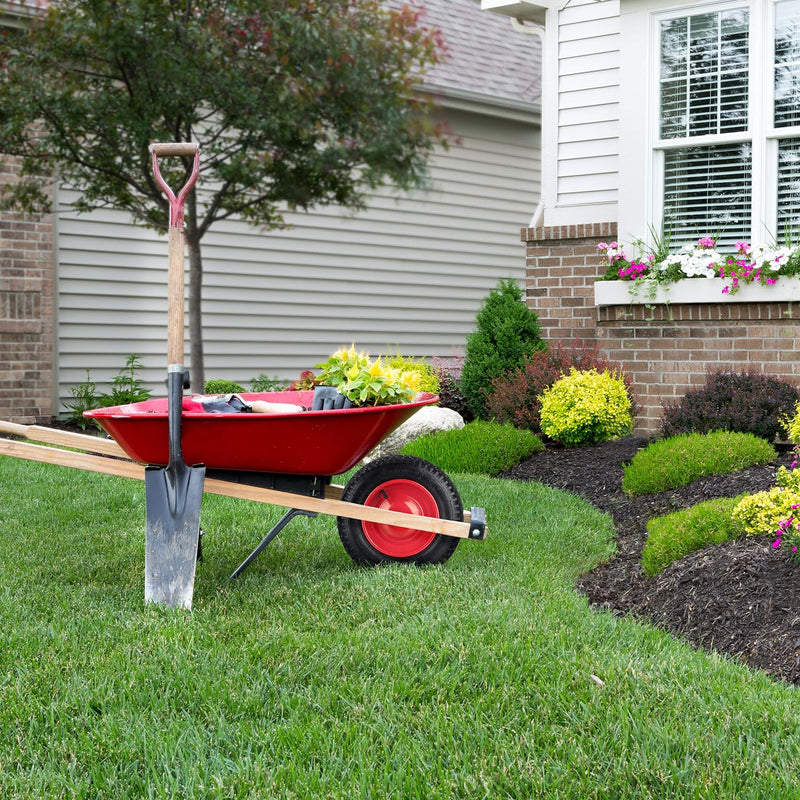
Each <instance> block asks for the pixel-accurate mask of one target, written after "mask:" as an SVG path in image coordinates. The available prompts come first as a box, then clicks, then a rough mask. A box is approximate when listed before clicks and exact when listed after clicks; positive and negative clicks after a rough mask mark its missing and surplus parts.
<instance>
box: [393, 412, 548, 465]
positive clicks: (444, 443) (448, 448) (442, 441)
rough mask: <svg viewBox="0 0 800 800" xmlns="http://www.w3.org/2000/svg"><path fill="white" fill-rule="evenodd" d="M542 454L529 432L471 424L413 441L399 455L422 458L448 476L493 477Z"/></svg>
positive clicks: (490, 423)
mask: <svg viewBox="0 0 800 800" xmlns="http://www.w3.org/2000/svg"><path fill="white" fill-rule="evenodd" d="M542 450H544V444H542V440H541V439H540V438H539V437H538V436H536V434H535V433H533V431H529V430H520V429H519V428H515V427H514V426H513V425H509V424H502V423H499V422H494V421H485V420H474V421H472V422H470V423H468V424H467V425H465V426H464V427H463V428H453V429H451V430H446V431H437V432H436V433H431V434H428V435H427V436H422V437H420V438H419V439H414V440H413V441H411V442H409V443H408V444H406V445H405V447H403V449H402V451H401V452H402V453H404V454H405V455H409V456H417V457H418V458H424V459H425V460H426V461H430V462H431V463H433V464H436V466H437V467H439V468H440V469H443V470H444V471H445V472H448V473H450V472H465V473H468V474H470V475H491V476H495V475H498V474H499V473H501V472H503V471H504V470H507V469H511V467H513V466H516V465H517V464H519V462H520V461H524V460H525V459H526V458H528V457H529V456H531V455H533V454H534V453H540V452H541V451H542Z"/></svg>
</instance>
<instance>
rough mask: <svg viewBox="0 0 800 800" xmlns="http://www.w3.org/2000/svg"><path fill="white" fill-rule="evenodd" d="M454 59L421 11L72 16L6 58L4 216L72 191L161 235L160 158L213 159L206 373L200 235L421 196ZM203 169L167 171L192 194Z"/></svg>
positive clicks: (187, 3) (350, 2) (204, 190)
mask: <svg viewBox="0 0 800 800" xmlns="http://www.w3.org/2000/svg"><path fill="white" fill-rule="evenodd" d="M443 54H444V45H443V41H442V39H441V34H440V33H439V31H437V30H436V29H435V28H433V27H431V26H429V25H427V24H426V23H425V20H424V16H423V15H422V13H421V12H420V11H419V10H415V9H412V8H410V7H405V6H404V7H403V8H402V9H401V10H388V9H386V8H384V7H383V6H382V5H381V3H380V0H124V1H123V0H60V2H58V3H57V4H56V3H53V4H51V5H50V7H49V9H47V10H46V11H43V12H42V11H39V12H37V13H36V14H35V15H33V17H32V18H31V20H30V21H29V22H28V24H27V25H26V26H25V29H24V30H21V31H18V32H14V33H7V34H6V35H5V36H3V38H2V42H0V142H2V145H0V147H2V150H3V152H4V153H5V154H6V155H7V156H16V157H18V158H19V159H20V164H21V171H20V178H19V181H18V182H15V183H12V184H10V185H9V186H6V187H4V188H3V190H2V196H1V197H0V201H1V202H2V204H3V205H4V206H5V207H13V208H17V209H20V210H24V211H46V210H48V209H49V200H50V192H49V191H48V188H47V183H48V181H49V180H50V179H51V176H53V175H54V174H58V175H59V176H60V177H62V178H64V179H65V180H66V181H67V182H68V183H69V184H70V185H71V186H72V187H74V188H75V189H76V190H78V192H79V193H80V200H79V201H78V202H77V204H76V208H77V210H79V211H82V212H85V211H90V210H92V209H95V208H100V207H113V208H116V209H121V210H124V211H127V212H128V213H129V214H130V215H131V216H132V218H133V220H134V221H135V222H136V223H138V224H142V225H146V226H148V227H151V228H155V229H157V230H160V231H164V230H166V228H167V221H168V216H167V211H168V208H167V203H166V200H165V198H164V196H163V195H162V193H161V191H160V190H159V189H158V187H157V186H156V184H155V183H154V181H153V177H152V168H151V162H150V156H149V152H148V146H149V144H150V143H151V142H153V141H194V142H198V143H199V145H200V149H201V158H202V164H201V175H200V180H199V182H198V190H197V192H196V193H195V194H193V195H191V196H190V201H189V203H188V205H187V213H186V238H187V243H188V249H189V256H190V265H191V269H190V290H189V294H190V327H191V331H192V356H193V358H192V369H193V371H195V372H197V364H196V363H195V355H196V353H197V352H198V348H199V353H200V354H202V346H201V345H202V340H201V336H200V316H199V313H200V297H201V289H200V286H201V272H202V258H201V249H200V241H201V239H202V237H203V235H204V234H205V233H206V232H207V231H208V229H209V228H210V227H211V226H212V225H213V224H214V223H215V222H218V221H219V220H222V219H225V218H228V217H231V216H236V217H238V218H241V219H244V220H246V221H247V222H248V223H250V224H253V225H258V226H263V227H265V228H275V227H280V226H282V225H283V224H284V218H283V214H284V211H285V209H286V208H290V209H293V208H303V209H306V208H309V207H311V206H314V205H326V204H337V205H341V206H346V207H349V208H358V207H362V206H363V205H364V198H365V192H366V191H367V190H369V189H370V188H374V187H376V186H379V185H381V184H382V183H384V182H387V181H388V182H391V183H393V184H395V185H396V186H398V187H400V188H402V189H410V188H413V187H415V186H419V185H422V184H423V183H424V180H425V163H426V159H427V157H428V156H429V154H430V153H431V151H432V149H433V147H434V146H435V145H436V144H437V143H439V142H443V141H444V135H443V132H442V131H441V130H440V129H439V128H438V127H436V126H434V125H433V123H432V121H431V115H430V114H429V113H428V112H429V110H430V109H429V107H428V105H427V101H426V100H424V99H422V98H421V97H420V96H418V95H417V94H416V93H415V92H414V89H413V86H414V84H415V83H416V82H417V81H418V80H419V77H420V75H421V74H423V73H424V71H425V69H426V68H428V67H430V66H431V65H433V64H435V63H437V61H438V60H439V59H440V58H441V57H442V56H443ZM190 169H191V163H190V159H184V160H182V161H180V160H176V163H175V165H170V164H169V163H168V162H167V163H165V164H164V168H163V171H164V173H165V177H166V178H167V180H168V182H169V183H170V185H173V186H178V187H179V186H181V185H183V183H185V181H186V179H187V177H188V174H189V171H190ZM200 359H202V355H200ZM201 364H202V361H200V365H201ZM195 377H196V378H199V379H202V370H200V375H195Z"/></svg>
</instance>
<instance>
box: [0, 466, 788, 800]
mask: <svg viewBox="0 0 800 800" xmlns="http://www.w3.org/2000/svg"><path fill="white" fill-rule="evenodd" d="M453 477H454V480H455V482H456V484H457V485H458V487H459V490H460V491H461V493H462V497H463V499H464V505H465V506H466V507H469V506H470V505H484V506H486V508H487V510H488V518H489V526H490V527H489V536H488V538H487V540H486V541H485V542H463V543H461V545H460V546H459V548H458V550H457V551H456V553H455V554H454V555H453V557H452V558H451V559H450V561H449V562H448V563H447V564H446V565H444V566H443V567H441V568H424V569H406V568H389V569H378V570H364V569H358V568H356V567H355V566H353V564H352V563H351V562H350V560H349V559H348V558H347V556H346V554H345V553H344V550H343V548H342V547H341V545H340V544H339V542H338V538H337V535H336V530H335V522H334V521H333V520H332V519H331V518H329V517H318V518H316V519H313V520H312V519H308V518H305V517H301V518H299V519H297V520H295V521H293V522H292V524H291V525H290V526H289V527H288V528H287V529H286V530H285V531H284V532H283V533H282V534H281V536H280V537H278V539H277V540H276V541H275V542H273V544H271V545H270V547H268V548H267V550H266V551H264V553H262V554H261V556H260V557H259V559H258V560H257V561H256V562H255V563H254V565H253V566H252V567H251V568H250V569H249V570H248V571H247V572H246V573H245V574H244V575H243V576H242V577H241V578H240V579H239V580H238V581H236V582H234V583H231V582H229V581H228V579H227V577H226V576H227V575H228V574H229V573H230V572H231V571H232V569H233V568H234V567H235V566H236V565H237V564H238V562H239V561H240V560H241V558H242V557H243V556H244V555H245V554H246V553H247V552H248V550H249V548H250V547H251V546H252V545H253V544H254V543H255V542H256V541H257V540H258V539H259V538H260V536H261V535H262V534H263V532H264V531H265V530H266V529H267V527H268V526H269V525H270V524H271V523H272V522H274V521H275V519H277V517H278V515H279V514H280V513H281V511H280V510H279V509H274V508H271V507H268V506H260V505H256V504H251V503H246V502H242V501H235V500H231V499H230V498H222V497H211V496H209V497H207V498H206V499H205V500H204V508H203V527H204V529H205V530H206V532H207V533H206V536H205V540H204V548H205V556H206V558H205V561H204V562H203V563H202V564H200V565H199V567H198V575H197V584H196V588H195V598H194V610H193V611H192V612H191V613H188V612H184V611H168V610H165V609H162V608H157V607H152V606H150V607H145V606H144V604H143V600H142V598H143V559H144V544H143V539H144V534H143V532H144V505H143V495H144V491H143V487H142V486H141V484H136V483H135V482H130V481H125V480H123V479H115V478H110V477H108V476H99V475H91V474H89V473H83V472H77V471H70V470H66V469H61V468H58V467H50V466H47V465H41V464H30V463H27V462H22V461H17V460H14V459H0V485H2V486H3V492H4V502H3V503H2V504H0V796H2V797H3V798H4V799H10V798H26V799H27V798H33V797H36V798H38V797H43V798H58V797H64V798H114V800H121V799H122V798H174V797H180V798H217V797H218V798H226V799H227V798H265V797H270V798H303V799H304V800H305V798H310V797H314V798H348V800H350V798H403V800H406V799H407V798H426V800H427V799H428V798H471V799H472V798H492V799H493V800H494V799H495V798H523V799H524V800H528V799H529V798H539V797H541V798H580V800H595V799H596V800H600V799H601V798H602V799H603V800H605V799H606V798H636V799H637V800H641V798H667V797H669V798H715V799H716V798H720V797H737V798H785V797H795V796H797V795H798V790H800V778H799V777H798V774H797V770H796V765H797V760H798V757H800V720H799V719H798V715H797V710H796V708H797V693H796V690H794V689H793V688H791V687H786V686H783V685H779V684H777V683H774V682H772V681H771V680H769V679H768V678H767V677H765V676H764V675H761V674H759V673H757V672H754V671H750V670H748V669H747V668H745V667H743V666H741V665H737V664H735V663H732V662H730V661H727V660H725V659H723V658H720V657H718V656H716V655H708V654H705V653H703V652H699V651H695V650H693V649H691V648H689V647H688V646H685V645H683V644H681V643H680V642H678V641H676V640H674V639H673V638H672V637H670V636H669V635H667V634H666V633H663V632H660V631H657V630H656V629H654V628H652V627H650V626H647V625H644V624H641V623H637V622H635V621H633V620H628V619H617V618H615V617H614V616H612V615H611V614H606V613H595V612H593V611H591V610H590V609H589V607H588V605H587V603H586V600H585V598H583V597H581V596H579V595H578V594H577V593H576V592H575V591H574V590H573V588H572V587H573V584H574V580H575V578H576V576H577V575H578V574H580V573H581V572H583V571H585V570H586V569H587V568H589V567H590V566H591V565H592V564H595V563H597V562H598V561H600V560H602V559H604V558H607V557H608V556H609V555H610V554H611V550H612V544H611V542H612V536H613V529H612V525H611V521H610V519H609V518H608V517H607V516H605V515H604V514H601V513H600V512H599V511H597V510H596V509H594V508H592V507H591V506H590V505H588V504H587V503H585V502H584V501H582V500H580V499H579V498H577V497H575V496H573V495H569V494H566V493H564V492H559V491H557V490H552V489H547V488H545V487H543V486H541V485H539V484H525V483H517V482H508V481H503V480H498V479H491V478H477V477H472V476H466V475H454V476H453Z"/></svg>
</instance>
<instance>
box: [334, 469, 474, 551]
mask: <svg viewBox="0 0 800 800" xmlns="http://www.w3.org/2000/svg"><path fill="white" fill-rule="evenodd" d="M392 482H394V483H392ZM393 486H394V487H397V489H396V490H397V491H398V492H399V494H400V495H401V497H400V500H401V501H402V500H405V499H407V498H410V499H411V500H415V499H416V497H415V496H416V495H418V496H419V497H420V498H421V499H422V500H423V501H424V504H428V505H430V503H431V502H432V503H433V504H434V506H435V507H429V508H427V509H426V510H424V511H421V512H418V513H422V514H423V516H431V517H436V516H438V517H439V518H440V519H453V520H461V519H463V517H464V510H463V506H462V505H461V497H460V496H459V494H458V490H457V489H456V487H455V486H454V485H453V482H452V481H451V480H450V478H448V477H447V475H446V474H445V473H444V472H442V470H440V469H439V467H437V466H435V465H434V464H431V463H430V462H429V461H425V460H423V459H421V458H416V457H415V456H399V455H397V456H386V457H384V458H378V459H376V460H375V461H371V462H370V463H369V464H367V465H366V466H365V467H363V468H362V469H360V470H359V471H358V472H356V474H355V475H353V477H352V478H351V479H350V480H349V482H348V483H347V485H346V486H345V488H344V491H343V492H342V500H345V501H347V502H349V503H358V504H359V505H365V504H367V501H368V500H369V498H370V496H371V495H373V494H374V493H375V492H378V491H379V492H381V495H382V496H383V497H384V498H385V500H386V504H387V505H386V506H385V507H387V508H392V507H393V506H392V500H391V499H390V497H389V496H388V495H387V494H386V489H389V490H390V491H392V487H393ZM369 504H370V505H376V503H375V502H370V503H369ZM394 510H402V509H401V508H400V507H398V506H397V505H395V506H394ZM336 525H337V527H338V529H339V538H340V539H341V540H342V544H343V545H344V549H345V550H346V551H347V553H348V554H349V556H350V557H351V558H352V559H353V561H355V562H356V564H360V565H364V566H378V565H380V564H393V563H413V564H443V563H444V562H445V561H447V559H448V558H450V556H451V555H453V552H454V551H455V549H456V547H458V543H459V541H460V540H459V539H458V538H457V537H455V536H443V535H441V534H428V533H426V532H424V531H416V530H413V529H406V528H393V527H391V526H383V525H377V524H375V523H367V522H365V521H363V520H359V519H349V518H348V517H337V518H336ZM365 526H366V527H365ZM384 542H385V543H386V546H384V544H383V543H384Z"/></svg>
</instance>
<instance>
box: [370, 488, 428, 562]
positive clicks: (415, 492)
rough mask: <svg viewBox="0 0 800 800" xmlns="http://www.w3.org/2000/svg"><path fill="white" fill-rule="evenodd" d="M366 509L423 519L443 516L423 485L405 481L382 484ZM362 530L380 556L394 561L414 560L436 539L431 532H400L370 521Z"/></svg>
mask: <svg viewBox="0 0 800 800" xmlns="http://www.w3.org/2000/svg"><path fill="white" fill-rule="evenodd" d="M364 505H365V506H372V507H373V508H381V509H384V510H386V511H400V512H402V513H404V514H415V515H417V516H423V517H438V516H439V507H438V506H437V505H436V500H434V498H433V495H432V494H431V493H430V492H429V491H428V490H427V489H426V488H425V487H424V486H422V485H421V484H419V483H417V482H416V481H411V480H407V479H405V478H398V479H397V480H392V481H385V482H384V483H381V484H379V485H378V486H376V487H375V488H374V489H373V490H372V492H371V493H370V495H369V497H367V499H366V501H365V502H364ZM362 527H363V530H364V535H365V536H366V537H367V541H368V542H369V543H370V544H371V545H372V546H373V547H374V548H375V549H376V550H377V551H378V552H380V553H383V554H384V555H387V556H391V557H393V558H410V557H411V556H415V555H417V554H418V553H421V552H422V551H423V550H424V549H425V548H426V547H427V546H428V545H429V544H430V543H431V542H432V541H433V540H434V538H435V536H436V534H435V533H431V532H430V531H418V530H414V529H413V528H398V527H397V526H395V525H384V524H381V523H377V522H367V521H366V520H365V521H363V522H362Z"/></svg>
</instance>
